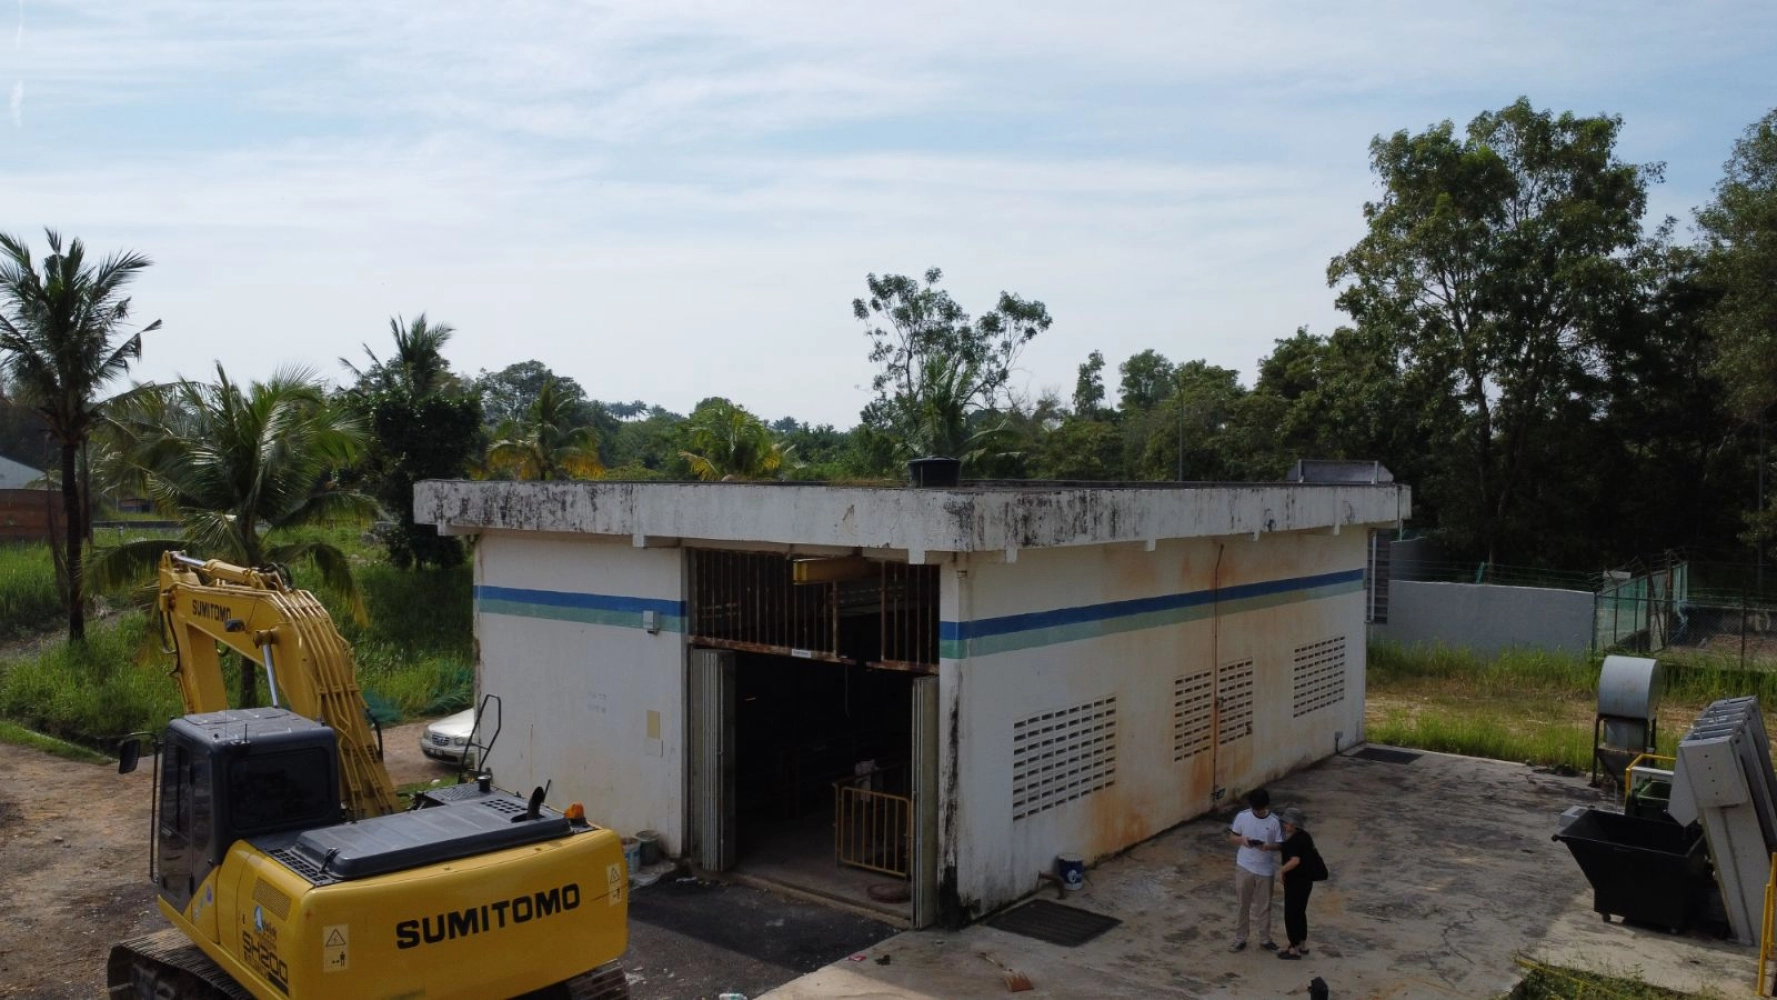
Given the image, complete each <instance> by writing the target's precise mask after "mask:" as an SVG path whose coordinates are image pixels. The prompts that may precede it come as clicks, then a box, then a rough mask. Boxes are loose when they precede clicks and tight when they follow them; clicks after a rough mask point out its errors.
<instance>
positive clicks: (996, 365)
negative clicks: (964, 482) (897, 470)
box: [852, 267, 1053, 460]
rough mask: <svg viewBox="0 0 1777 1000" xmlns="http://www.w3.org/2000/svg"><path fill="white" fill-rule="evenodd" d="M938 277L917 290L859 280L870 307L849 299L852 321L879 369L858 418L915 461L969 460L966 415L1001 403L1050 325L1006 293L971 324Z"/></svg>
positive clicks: (931, 273) (973, 444) (900, 282)
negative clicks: (1030, 347) (1029, 348)
mask: <svg viewBox="0 0 1777 1000" xmlns="http://www.w3.org/2000/svg"><path fill="white" fill-rule="evenodd" d="M943 278H944V272H942V271H940V270H939V269H938V268H935V267H934V268H931V269H930V270H928V271H926V273H925V280H924V281H923V282H922V281H920V280H917V279H914V278H909V277H906V276H904V275H899V274H885V275H883V276H881V277H877V276H876V275H874V274H871V275H868V276H867V277H866V278H865V282H866V284H867V285H868V286H869V289H870V296H869V298H867V299H864V298H860V299H853V300H852V314H853V315H854V316H855V317H856V318H857V319H858V321H859V322H861V323H863V324H864V334H865V336H867V337H869V338H870V343H871V349H870V360H871V361H872V362H874V363H876V364H877V365H880V366H881V370H880V371H879V372H878V373H877V375H876V377H875V378H874V379H873V380H872V382H871V387H872V388H874V389H875V390H876V400H875V401H874V402H873V404H872V405H871V407H869V408H867V409H866V411H865V414H866V420H867V421H874V422H876V423H877V424H879V425H880V426H881V427H882V428H883V429H887V430H889V431H891V432H892V433H893V434H894V435H895V436H896V437H897V438H898V439H899V440H900V442H901V444H902V447H903V448H904V450H905V451H907V452H908V453H909V454H910V455H912V456H915V457H917V456H920V455H932V456H941V457H947V458H959V459H964V460H967V459H968V458H969V457H970V455H969V454H968V453H969V452H970V451H971V449H973V450H974V451H976V452H979V451H980V450H981V449H980V447H979V446H978V445H979V443H980V434H981V432H980V431H971V430H970V418H971V416H972V415H973V414H975V413H976V412H978V411H983V410H989V411H991V410H993V409H994V408H995V407H997V406H1000V405H1002V404H1003V403H1004V402H1005V389H1006V383H1007V382H1008V380H1010V379H1011V377H1012V366H1013V365H1014V364H1015V363H1016V362H1017V360H1018V355H1019V353H1020V352H1021V351H1022V350H1023V349H1024V345H1026V344H1028V343H1030V341H1031V339H1032V338H1034V337H1035V336H1036V335H1037V334H1039V333H1042V332H1043V331H1044V330H1047V329H1049V326H1050V324H1051V323H1052V322H1053V321H1052V320H1051V319H1050V317H1049V310H1048V309H1047V308H1045V307H1044V305H1043V304H1042V303H1041V302H1036V301H1030V300H1026V299H1023V298H1020V297H1019V296H1017V295H1014V294H1012V293H1010V292H1001V293H1000V298H999V302H998V303H997V305H996V306H995V308H994V309H992V310H990V311H988V312H986V313H983V314H982V315H981V316H980V317H979V318H978V319H975V320H970V318H969V314H968V313H967V312H966V311H965V310H964V309H963V307H962V306H961V305H959V304H957V302H956V301H955V300H954V299H952V298H951V297H950V293H949V292H947V291H945V290H943V289H941V288H939V287H938V282H940V281H941V280H943ZM971 439H973V440H971Z"/></svg>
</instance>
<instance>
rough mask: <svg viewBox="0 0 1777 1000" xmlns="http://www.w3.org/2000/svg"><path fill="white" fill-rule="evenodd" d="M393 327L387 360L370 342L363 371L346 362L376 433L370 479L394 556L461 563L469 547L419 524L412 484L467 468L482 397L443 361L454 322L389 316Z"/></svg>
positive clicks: (395, 559)
mask: <svg viewBox="0 0 1777 1000" xmlns="http://www.w3.org/2000/svg"><path fill="white" fill-rule="evenodd" d="M389 331H390V333H391V334H393V336H394V341H395V353H394V354H393V355H392V356H391V357H390V358H389V359H388V360H387V361H384V360H381V359H379V358H378V357H377V356H376V352H374V351H372V350H371V349H370V347H369V345H366V346H365V348H364V353H365V354H367V355H369V356H370V364H369V365H368V366H367V367H366V368H365V369H363V370H359V369H358V368H357V367H356V366H354V365H353V364H352V363H351V362H350V361H347V360H345V359H344V358H341V359H340V362H341V363H342V364H344V365H345V366H346V368H347V369H349V370H350V371H351V372H352V373H353V374H354V375H356V376H357V384H356V385H355V386H353V388H352V390H351V391H350V392H349V393H348V394H347V395H348V397H349V398H350V399H351V400H352V403H353V405H354V406H355V407H356V408H357V410H358V413H359V416H360V417H361V418H362V420H363V422H364V423H365V424H366V425H367V426H368V427H369V428H370V431H371V435H370V447H369V449H368V453H367V455H366V461H365V465H366V472H367V475H368V479H369V482H370V484H371V486H372V489H373V491H374V492H375V494H376V498H377V499H378V500H379V501H381V503H382V506H383V510H384V511H385V513H387V514H388V516H389V517H390V518H392V519H393V521H394V524H393V526H392V528H391V529H390V530H389V531H387V532H386V533H385V536H384V542H385V543H386V544H387V545H388V549H389V561H390V562H392V563H394V564H395V565H396V566H398V567H401V568H403V569H406V568H408V567H411V566H414V565H419V566H429V565H430V566H455V565H457V564H459V563H461V562H462V561H463V547H462V544H461V543H460V542H459V541H458V540H457V539H455V538H448V537H442V536H440V535H439V534H438V529H437V528H436V527H434V526H432V525H427V524H416V523H415V522H414V519H413V487H414V484H415V483H416V482H419V481H420V480H422V479H452V478H460V477H462V476H463V475H464V474H465V473H466V472H467V471H468V468H469V462H470V460H471V458H472V457H473V455H474V454H475V451H476V446H477V438H478V437H479V435H480V432H481V399H480V397H479V396H478V395H476V394H475V393H473V392H470V391H468V389H467V388H466V387H465V386H464V385H463V383H462V380H461V379H459V378H457V377H456V375H454V374H453V373H452V372H451V370H450V363H449V362H448V361H446V360H445V358H444V345H445V344H447V343H449V342H450V338H451V336H452V334H454V333H455V330H453V329H452V328H451V326H450V325H449V324H445V323H430V322H428V321H427V319H426V316H425V314H424V313H421V314H420V315H419V316H418V317H417V318H416V319H414V320H413V322H412V323H407V322H404V321H403V320H402V319H401V318H400V317H395V318H393V319H390V320H389Z"/></svg>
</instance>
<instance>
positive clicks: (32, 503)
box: [0, 490, 62, 542]
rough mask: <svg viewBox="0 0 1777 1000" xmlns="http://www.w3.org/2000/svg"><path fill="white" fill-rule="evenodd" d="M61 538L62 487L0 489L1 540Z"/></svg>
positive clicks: (58, 539) (24, 540) (22, 540)
mask: <svg viewBox="0 0 1777 1000" xmlns="http://www.w3.org/2000/svg"><path fill="white" fill-rule="evenodd" d="M51 532H53V533H54V538H55V539H56V540H57V541H60V540H61V538H62V491H61V490H0V542H41V541H44V540H45V539H48V538H50V537H51Z"/></svg>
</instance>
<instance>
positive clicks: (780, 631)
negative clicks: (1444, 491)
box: [415, 482, 1411, 926]
mask: <svg viewBox="0 0 1777 1000" xmlns="http://www.w3.org/2000/svg"><path fill="white" fill-rule="evenodd" d="M1410 503H1411V494H1410V491H1409V489H1408V488H1407V487H1406V486H1403V485H1400V484H1395V483H1384V484H1296V483H1292V484H1245V485H1212V484H1182V485H1153V484H1144V485H1135V484H1130V485H1106V486H1094V487H1082V486H1073V485H1069V486H1051V485H1045V484H1034V483H1033V484H1017V485H1011V486H981V485H968V484H965V485H964V486H961V487H954V488H944V489H912V488H865V487H842V486H824V485H802V484H752V483H707V484H706V483H624V482H575V483H491V482H490V483H468V482H431V483H423V484H421V485H420V487H419V489H418V491H417V494H416V498H415V515H416V518H417V519H418V520H419V521H421V522H422V523H432V524H436V525H438V526H439V528H440V530H442V531H445V532H448V533H452V534H462V535H475V536H478V540H477V544H476V546H475V556H474V558H475V601H476V610H475V615H476V624H475V628H476V636H477V640H478V643H479V656H480V675H479V683H480V685H481V688H482V690H483V691H484V692H486V693H492V694H496V695H499V696H500V697H501V699H502V703H503V704H502V709H503V711H502V732H501V735H500V737H499V741H498V743H497V745H496V746H495V747H494V749H493V751H492V753H491V754H490V757H489V763H490V765H491V767H492V768H493V770H494V771H495V773H496V776H497V777H498V779H499V780H500V782H501V783H502V784H504V785H507V786H509V787H529V786H531V785H536V784H542V783H543V782H545V781H553V782H554V784H553V788H552V791H551V795H550V799H551V801H552V802H556V803H565V802H568V801H581V802H584V803H585V804H586V806H587V811H588V813H589V815H591V816H592V817H593V818H594V819H595V820H597V821H598V822H601V823H604V824H606V825H609V826H611V827H614V828H616V829H618V830H619V831H621V832H623V833H626V834H627V833H633V832H636V831H640V830H654V831H659V834H660V839H661V841H662V843H663V846H665V847H666V848H667V849H668V850H669V851H671V852H673V853H675V854H685V855H688V856H690V857H691V858H693V859H694V860H695V861H696V862H697V863H698V864H700V865H702V866H703V867H705V868H707V869H712V870H728V869H732V870H734V871H735V872H736V873H738V874H748V873H751V874H753V875H755V876H758V877H761V878H766V879H774V880H778V881H781V882H785V883H789V884H792V885H795V884H798V883H801V887H802V888H805V889H807V890H809V891H814V892H819V893H823V894H826V895H829V896H832V897H835V898H841V899H848V900H851V901H853V902H859V903H863V904H865V905H869V899H868V897H874V898H875V899H876V900H877V902H876V904H875V905H877V906H878V907H879V908H880V907H881V906H884V905H887V906H888V907H889V908H890V909H891V910H893V911H894V912H896V913H897V914H898V915H899V916H900V917H901V918H903V919H905V920H906V921H907V922H909V923H912V924H914V925H916V926H923V925H925V924H929V923H933V922H937V921H944V922H953V923H954V922H961V921H964V920H967V919H972V918H974V917H977V916H980V915H983V914H985V913H987V912H989V911H991V910H993V909H996V908H998V907H1000V906H1003V905H1004V904H1006V903H1008V902H1011V901H1012V900H1014V899H1017V898H1019V897H1020V896H1022V895H1024V894H1026V893H1028V892H1029V891H1031V889H1032V888H1033V886H1035V885H1036V884H1037V874H1038V873H1039V872H1048V871H1052V870H1053V868H1054V863H1055V859H1056V856H1057V855H1058V854H1062V853H1070V854H1077V855H1080V856H1081V857H1083V858H1084V859H1086V860H1087V861H1091V860H1092V859H1095V858H1097V857H1101V856H1103V855H1106V854H1109V853H1112V852H1115V851H1118V850H1121V849H1123V848H1125V847H1128V846H1130V845H1132V844H1135V843H1137V842H1139V841H1141V840H1144V839H1146V838H1148V837H1150V836H1153V835H1154V834H1156V833H1158V832H1160V831H1162V830H1165V829H1167V828H1168V827H1171V826H1173V825H1175V824H1177V823H1180V822H1182V821H1184V820H1187V819H1190V818H1192V817H1194V816H1197V815H1199V814H1201V813H1203V812H1205V811H1207V810H1209V809H1212V808H1214V807H1215V806H1216V805H1217V804H1219V803H1222V802H1226V801H1228V800H1229V797H1230V796H1237V795H1240V794H1243V793H1244V792H1245V791H1246V790H1247V789H1250V788H1252V787H1255V786H1257V785H1260V784H1263V783H1265V782H1267V781H1269V780H1271V779H1273V778H1276V777H1278V776H1280V775H1283V774H1286V773H1288V772H1290V771H1292V770H1295V769H1296V768H1299V767H1301V766H1303V765H1305V764H1308V763H1311V762H1313V761H1315V760H1318V759H1320V758H1323V757H1326V756H1327V755H1329V754H1332V753H1334V752H1336V751H1338V750H1340V749H1342V748H1345V747H1348V746H1350V745H1352V744H1354V743H1357V742H1359V741H1361V740H1362V738H1363V702H1364V609H1365V600H1364V586H1365V558H1366V552H1367V540H1368V537H1369V534H1370V531H1371V530H1372V529H1375V528H1383V527H1386V528H1393V527H1395V526H1396V525H1398V524H1399V523H1400V521H1401V520H1402V519H1404V518H1406V517H1407V516H1408V514H1409V513H1410ZM835 859H838V861H839V862H843V864H838V863H836V860H835ZM810 880H812V882H811V881H810ZM898 884H899V886H898ZM897 887H900V888H903V889H905V890H906V894H910V896H911V900H910V902H907V903H901V902H894V901H893V897H894V896H895V895H896V893H895V892H894V890H895V889H896V888H897ZM885 897H886V898H888V899H890V900H891V901H890V902H889V903H887V904H884V903H882V902H881V900H882V899H883V898H885ZM903 898H905V895H903Z"/></svg>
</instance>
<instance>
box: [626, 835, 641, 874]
mask: <svg viewBox="0 0 1777 1000" xmlns="http://www.w3.org/2000/svg"><path fill="white" fill-rule="evenodd" d="M623 865H624V867H626V868H628V869H629V875H630V877H631V878H634V877H635V874H636V872H639V871H641V870H642V842H641V841H639V840H637V839H636V838H634V837H625V838H623Z"/></svg>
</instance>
